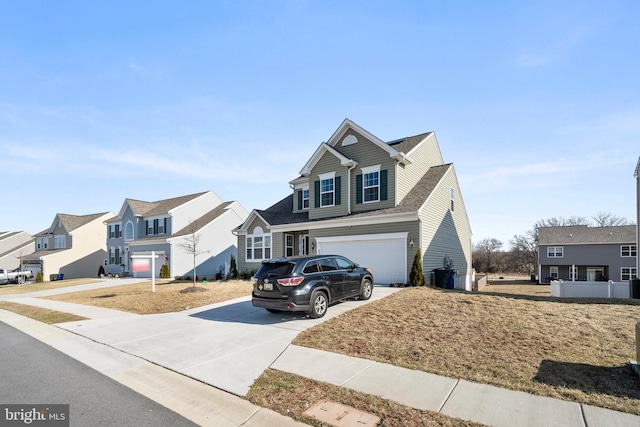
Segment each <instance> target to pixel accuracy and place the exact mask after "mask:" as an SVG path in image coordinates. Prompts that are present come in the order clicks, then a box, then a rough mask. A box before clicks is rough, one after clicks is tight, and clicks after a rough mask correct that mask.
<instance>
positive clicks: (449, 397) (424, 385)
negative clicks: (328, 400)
mask: <svg viewBox="0 0 640 427" xmlns="http://www.w3.org/2000/svg"><path fill="white" fill-rule="evenodd" d="M271 368H273V369H277V370H280V371H283V372H289V373H292V374H296V375H300V376H303V377H306V378H311V379H315V380H318V381H323V382H327V383H330V384H334V385H337V386H340V387H347V388H350V389H353V390H356V391H360V392H362V393H367V394H374V395H377V396H380V397H382V398H384V399H389V400H393V401H396V402H398V403H400V404H403V405H407V406H411V407H413V408H417V409H422V410H428V411H434V412H440V413H442V414H444V415H449V416H451V417H455V418H460V419H463V420H469V421H475V422H478V423H482V424H486V425H489V426H496V427H518V426H528V427H538V426H540V427H542V426H552V425H555V426H567V427H573V426H575V427H585V426H598V427H614V426H616V427H638V426H640V417H639V416H635V415H631V414H626V413H623V412H617V411H612V410H609V409H603V408H597V407H594V406H589V405H581V404H579V403H574V402H567V401H564V400H559V399H552V398H549V397H542V396H535V395H532V394H528V393H523V392H520V391H513V390H507V389H503V388H499V387H494V386H490V385H485V384H477V383H471V382H468V381H464V380H455V379H452V378H447V377H442V376H439V375H433V374H429V373H427V372H422V371H414V370H410V369H406V368H400V367H397V366H393V365H389V364H384V363H379V362H374V361H371V360H367V359H359V358H355V357H350V356H344V355H341V354H336V353H330V352H326V351H321V350H314V349H309V348H306V347H299V346H295V345H290V346H289V347H288V348H287V350H286V351H285V352H284V353H283V354H282V355H281V356H280V357H278V359H277V360H276V361H275V362H274V363H273V364H272V365H271Z"/></svg>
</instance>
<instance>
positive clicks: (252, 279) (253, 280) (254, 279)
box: [251, 276, 258, 285]
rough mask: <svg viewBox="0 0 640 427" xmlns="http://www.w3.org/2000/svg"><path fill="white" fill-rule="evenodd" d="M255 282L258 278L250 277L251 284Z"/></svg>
mask: <svg viewBox="0 0 640 427" xmlns="http://www.w3.org/2000/svg"><path fill="white" fill-rule="evenodd" d="M256 283H258V278H257V277H255V276H254V277H252V278H251V284H252V285H255V284H256Z"/></svg>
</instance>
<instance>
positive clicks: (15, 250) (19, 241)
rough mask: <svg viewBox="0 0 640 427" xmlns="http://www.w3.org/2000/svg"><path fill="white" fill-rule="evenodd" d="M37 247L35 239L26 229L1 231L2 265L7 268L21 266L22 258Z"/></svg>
mask: <svg viewBox="0 0 640 427" xmlns="http://www.w3.org/2000/svg"><path fill="white" fill-rule="evenodd" d="M34 248H35V239H34V238H33V237H31V235H30V234H29V233H27V232H25V231H0V266H1V267H2V268H6V269H7V270H13V269H14V268H18V267H20V258H21V257H22V256H23V255H26V254H30V253H32V252H33V250H34Z"/></svg>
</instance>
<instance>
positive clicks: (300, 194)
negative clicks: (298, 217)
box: [298, 190, 302, 211]
mask: <svg viewBox="0 0 640 427" xmlns="http://www.w3.org/2000/svg"><path fill="white" fill-rule="evenodd" d="M298 210H299V211H301V210H302V190H300V191H298Z"/></svg>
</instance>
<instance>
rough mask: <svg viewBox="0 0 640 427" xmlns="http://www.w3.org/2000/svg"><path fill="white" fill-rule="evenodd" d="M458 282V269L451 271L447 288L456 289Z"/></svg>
mask: <svg viewBox="0 0 640 427" xmlns="http://www.w3.org/2000/svg"><path fill="white" fill-rule="evenodd" d="M455 284H456V270H451V271H449V283H448V286H447V289H454V288H455Z"/></svg>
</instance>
